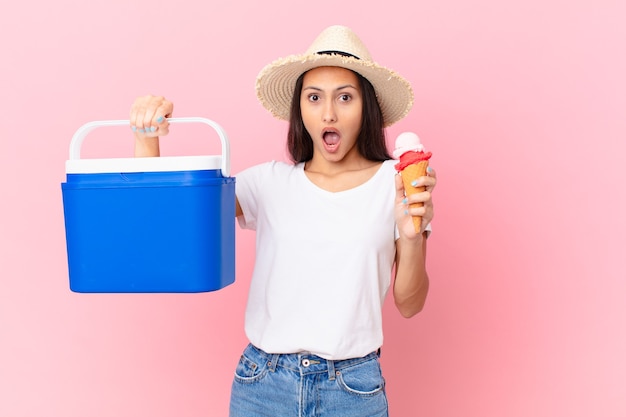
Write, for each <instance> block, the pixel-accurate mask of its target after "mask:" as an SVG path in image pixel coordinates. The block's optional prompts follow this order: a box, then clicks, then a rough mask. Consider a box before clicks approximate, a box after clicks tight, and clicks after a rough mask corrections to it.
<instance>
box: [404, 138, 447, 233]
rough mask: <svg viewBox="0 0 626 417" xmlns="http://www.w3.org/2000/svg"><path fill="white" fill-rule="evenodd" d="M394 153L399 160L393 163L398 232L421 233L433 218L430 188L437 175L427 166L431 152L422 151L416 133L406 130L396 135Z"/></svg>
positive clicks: (431, 188) (432, 186)
mask: <svg viewBox="0 0 626 417" xmlns="http://www.w3.org/2000/svg"><path fill="white" fill-rule="evenodd" d="M393 156H394V158H396V159H399V160H400V162H398V164H396V169H397V170H398V172H399V175H397V176H396V223H397V224H398V227H399V228H400V231H401V233H402V231H403V230H404V231H405V232H406V234H407V235H421V234H422V233H423V232H424V230H425V228H426V226H427V225H428V224H429V223H430V222H431V220H432V218H433V204H432V198H431V192H432V190H433V189H434V188H435V184H436V183H437V178H436V174H435V171H434V170H433V169H432V168H430V167H429V166H428V160H429V159H430V157H431V156H432V154H431V153H430V152H425V150H424V146H423V145H422V144H421V142H420V139H419V137H418V136H417V135H416V134H415V133H411V132H406V133H402V134H400V135H399V136H398V138H397V139H396V147H395V150H394V152H393ZM409 223H410V224H411V225H412V228H413V231H412V232H411V230H410V228H409V226H408V224H409Z"/></svg>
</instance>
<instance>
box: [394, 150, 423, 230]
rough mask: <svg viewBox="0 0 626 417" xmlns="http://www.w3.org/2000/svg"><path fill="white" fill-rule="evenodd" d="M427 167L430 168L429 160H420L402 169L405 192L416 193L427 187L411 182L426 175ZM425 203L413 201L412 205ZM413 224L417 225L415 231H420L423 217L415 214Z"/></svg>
mask: <svg viewBox="0 0 626 417" xmlns="http://www.w3.org/2000/svg"><path fill="white" fill-rule="evenodd" d="M426 168H428V161H427V160H426V161H420V162H418V163H417V164H411V165H409V166H407V167H405V168H404V169H403V170H402V171H400V175H401V176H402V183H403V184H404V193H405V194H406V195H407V196H408V195H411V194H415V193H421V192H423V191H424V189H425V187H423V186H422V187H413V186H412V185H411V183H412V182H413V181H414V180H416V179H418V178H419V177H423V176H425V175H426ZM423 205H424V203H412V204H411V205H410V207H411V208H414V207H422V206H423ZM413 226H415V231H416V232H417V233H420V230H421V227H422V218H421V217H420V216H413Z"/></svg>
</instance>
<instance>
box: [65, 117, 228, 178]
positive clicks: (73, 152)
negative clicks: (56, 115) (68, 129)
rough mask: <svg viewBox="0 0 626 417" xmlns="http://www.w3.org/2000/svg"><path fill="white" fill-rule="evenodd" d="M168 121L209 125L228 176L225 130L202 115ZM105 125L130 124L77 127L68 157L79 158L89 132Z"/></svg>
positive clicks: (112, 123)
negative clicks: (214, 134)
mask: <svg viewBox="0 0 626 417" xmlns="http://www.w3.org/2000/svg"><path fill="white" fill-rule="evenodd" d="M167 121H168V122H170V123H204V124H206V125H209V126H211V127H212V128H213V129H214V130H215V131H216V132H217V134H218V135H219V137H220V142H222V168H221V169H222V176H224V177H229V176H230V144H229V143H228V136H227V135H226V131H225V130H224V129H223V128H222V127H221V126H220V125H218V124H217V123H215V122H214V121H213V120H210V119H207V118H204V117H172V118H168V119H167ZM105 126H130V120H103V121H95V122H89V123H85V124H84V125H82V126H81V127H79V128H78V130H77V131H76V133H74V136H73V137H72V141H71V142H70V159H80V148H81V146H82V144H83V141H84V140H85V137H86V136H87V134H88V133H89V132H91V131H92V130H94V129H96V128H98V127H105Z"/></svg>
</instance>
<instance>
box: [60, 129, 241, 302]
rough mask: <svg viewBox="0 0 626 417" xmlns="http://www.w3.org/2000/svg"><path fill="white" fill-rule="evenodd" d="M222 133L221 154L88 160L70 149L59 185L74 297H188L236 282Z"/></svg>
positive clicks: (230, 182) (231, 184)
mask: <svg viewBox="0 0 626 417" xmlns="http://www.w3.org/2000/svg"><path fill="white" fill-rule="evenodd" d="M170 121H171V122H177V121H195V122H197V121H201V122H205V123H206V122H207V121H208V119H198V118H188V119H170ZM122 122H125V123H128V121H117V122H115V123H122ZM209 122H210V121H209ZM94 123H97V124H98V126H101V125H102V122H94ZM107 123H113V122H107ZM211 123H214V122H211ZM212 126H213V125H212ZM213 127H215V126H213ZM92 128H93V127H92ZM87 130H90V129H87ZM216 130H217V128H216ZM218 133H220V138H221V139H222V155H221V156H189V157H187V156H185V157H156V158H113V159H86V160H82V159H80V158H79V157H78V155H77V152H78V151H76V149H79V148H80V143H79V144H78V147H76V146H75V144H74V145H73V146H74V150H75V152H74V153H72V148H71V150H70V160H68V161H67V163H66V182H64V183H63V184H61V188H62V194H63V209H64V217H65V232H66V243H67V258H68V271H69V282H70V289H71V290H72V291H74V292H81V293H120V292H123V293H155V292H159V293H162V292H172V293H191V292H206V291H215V290H219V289H221V288H223V287H225V286H227V285H229V284H231V283H233V282H234V280H235V178H234V177H229V176H228V171H229V165H228V142H227V139H226V136H225V134H224V133H223V131H220V130H218ZM77 134H79V132H77ZM85 134H86V132H83V133H82V135H83V136H84V135H85ZM75 137H76V135H75ZM81 141H82V139H79V140H78V142H81ZM72 142H73V143H74V142H75V141H74V140H73V141H72Z"/></svg>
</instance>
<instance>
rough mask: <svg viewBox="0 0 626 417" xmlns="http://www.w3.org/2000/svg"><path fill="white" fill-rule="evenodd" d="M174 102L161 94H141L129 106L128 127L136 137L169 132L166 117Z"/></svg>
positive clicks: (171, 110) (169, 114) (160, 134)
mask: <svg viewBox="0 0 626 417" xmlns="http://www.w3.org/2000/svg"><path fill="white" fill-rule="evenodd" d="M173 111H174V104H173V103H172V102H171V101H169V100H166V99H165V97H161V96H151V95H147V96H142V97H138V98H137V99H135V102H134V103H133V105H132V106H131V108H130V117H129V119H130V128H131V129H132V131H133V132H134V133H135V137H136V138H137V139H141V138H145V137H158V136H165V135H167V134H168V133H169V126H170V124H169V122H168V121H167V118H168V117H171V116H172V112H173Z"/></svg>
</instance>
